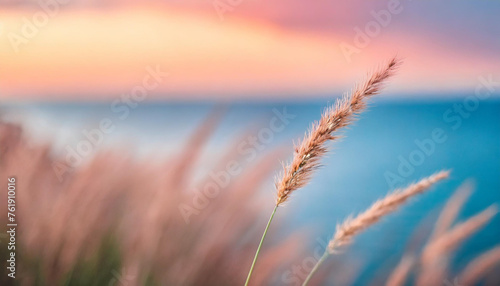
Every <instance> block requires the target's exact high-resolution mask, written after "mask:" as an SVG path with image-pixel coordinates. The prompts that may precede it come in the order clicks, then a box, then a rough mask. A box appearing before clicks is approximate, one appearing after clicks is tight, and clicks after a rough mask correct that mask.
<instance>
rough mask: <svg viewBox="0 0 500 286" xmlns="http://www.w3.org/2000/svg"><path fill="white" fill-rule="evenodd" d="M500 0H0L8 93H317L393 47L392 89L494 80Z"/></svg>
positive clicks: (1, 59)
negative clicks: (396, 65)
mask: <svg viewBox="0 0 500 286" xmlns="http://www.w3.org/2000/svg"><path fill="white" fill-rule="evenodd" d="M499 14H500V2H499V1H474V2H472V1H411V0H406V1H403V0H401V1H397V0H389V1H386V0H384V1H359V0H355V1H347V0H345V1H332V0H330V1H324V0H319V1H314V2H308V1H298V0H275V1H272V2H270V1H262V0H208V1H207V0H205V1H198V0H193V1H176V0H170V1H139V0H127V1H116V0H115V1H88V0H86V1H84V0H80V1H78V0H59V1H56V0H42V1H0V99H2V100H4V101H75V100H77V101H85V100H92V101H93V100H112V99H114V98H117V97H120V96H122V95H124V94H130V93H133V92H138V91H140V90H142V91H144V90H145V92H146V94H145V97H146V96H147V98H148V99H152V100H188V101H189V100H205V99H207V100H211V99H217V100H229V101H231V100H241V99H243V100H246V99H257V100H269V99H283V98H298V99H303V98H306V99H307V98H315V97H324V96H330V95H331V94H333V93H339V92H342V91H348V90H349V89H350V88H351V87H352V85H353V84H355V83H356V82H358V81H360V80H362V79H363V77H364V76H365V75H366V73H367V71H370V70H372V69H373V68H375V67H377V65H379V64H383V63H384V62H385V61H387V60H388V59H389V58H391V57H392V56H394V55H397V56H398V57H400V58H402V59H403V60H404V65H403V66H402V68H401V70H400V72H399V74H398V76H397V77H396V78H394V80H393V81H392V82H391V84H390V86H389V87H388V89H387V93H388V94H389V95H392V96H398V97H406V98H411V97H416V96H419V95H422V94H433V95H435V96H436V97H445V96H462V95H464V94H467V93H470V92H473V90H474V88H475V86H477V85H478V83H479V82H478V78H479V77H481V76H483V77H492V78H494V79H500V68H499V67H500V53H499V51H500V18H499V17H498V15H499Z"/></svg>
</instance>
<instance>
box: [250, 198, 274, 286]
mask: <svg viewBox="0 0 500 286" xmlns="http://www.w3.org/2000/svg"><path fill="white" fill-rule="evenodd" d="M277 208H278V204H276V206H275V207H274V210H273V213H272V214H271V217H269V221H268V222H267V226H266V229H265V230H264V233H263V234H262V238H261V239H260V243H259V247H257V251H256V252H255V256H254V258H253V262H252V266H251V267H250V271H248V276H247V280H246V282H245V286H247V285H248V283H249V282H250V277H251V276H252V272H253V268H254V266H255V262H256V261H257V257H258V256H259V252H260V248H261V246H262V243H263V242H264V239H265V238H266V234H267V230H268V229H269V226H270V225H271V221H272V220H273V217H274V214H275V213H276V209H277Z"/></svg>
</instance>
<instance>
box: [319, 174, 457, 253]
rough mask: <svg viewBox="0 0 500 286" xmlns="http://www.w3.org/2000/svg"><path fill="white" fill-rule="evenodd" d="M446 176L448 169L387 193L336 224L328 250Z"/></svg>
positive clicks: (347, 240) (344, 243)
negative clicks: (358, 212) (364, 208)
mask: <svg viewBox="0 0 500 286" xmlns="http://www.w3.org/2000/svg"><path fill="white" fill-rule="evenodd" d="M448 176H449V171H441V172H438V173H436V174H434V175H432V176H430V177H427V178H424V179H422V180H420V181H419V182H417V183H415V184H412V185H410V186H408V187H407V188H405V189H403V190H396V191H394V192H392V193H390V194H388V195H387V196H386V197H385V198H383V199H381V200H378V201H376V202H375V203H374V204H373V205H372V206H371V207H370V208H369V209H367V210H366V211H364V212H362V213H360V214H359V215H357V216H356V217H355V218H348V219H347V220H345V221H344V222H343V223H342V224H340V225H338V226H337V230H336V232H335V234H334V236H333V238H332V240H331V241H330V243H329V244H328V251H329V252H330V253H333V252H334V251H335V250H336V249H337V248H338V247H340V246H342V245H346V244H349V243H350V242H351V241H352V239H353V238H354V236H356V235H357V234H358V233H360V232H361V231H363V230H365V229H366V228H368V227H369V226H371V225H373V224H375V223H376V222H378V221H379V220H380V219H381V218H382V217H384V216H385V215H387V214H389V213H392V212H394V211H395V210H397V209H398V208H399V207H400V206H402V205H403V204H404V203H405V202H406V201H407V200H408V199H410V198H411V197H414V196H415V195H418V194H421V193H423V192H425V191H426V190H427V189H429V188H430V187H431V186H432V185H433V184H435V183H437V182H438V181H441V180H443V179H446V178H448Z"/></svg>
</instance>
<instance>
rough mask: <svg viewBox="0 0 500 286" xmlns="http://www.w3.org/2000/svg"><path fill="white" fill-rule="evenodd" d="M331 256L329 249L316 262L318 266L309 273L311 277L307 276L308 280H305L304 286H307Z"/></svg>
mask: <svg viewBox="0 0 500 286" xmlns="http://www.w3.org/2000/svg"><path fill="white" fill-rule="evenodd" d="M329 255H330V253H328V249H326V250H325V253H323V256H321V258H320V259H319V260H318V262H316V265H314V267H313V269H311V272H309V275H307V277H306V279H305V280H304V283H302V286H306V285H307V283H309V280H311V278H312V277H313V275H314V273H316V271H317V270H318V268H319V266H320V265H321V264H322V263H323V261H325V260H326V258H327V257H328V256H329Z"/></svg>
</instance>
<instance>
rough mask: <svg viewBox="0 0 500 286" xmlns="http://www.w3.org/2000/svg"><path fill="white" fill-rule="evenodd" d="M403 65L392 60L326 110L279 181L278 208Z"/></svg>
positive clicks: (298, 147) (297, 150)
mask: <svg viewBox="0 0 500 286" xmlns="http://www.w3.org/2000/svg"><path fill="white" fill-rule="evenodd" d="M400 63H401V61H400V60H398V59H397V58H393V59H391V60H390V61H389V62H388V63H387V64H386V65H385V66H384V67H383V68H381V69H379V70H377V71H375V72H374V73H372V74H371V75H370V76H369V77H368V79H367V80H366V81H365V82H364V83H363V84H361V85H358V86H356V87H355V88H354V90H353V91H352V92H351V94H350V95H349V94H345V95H344V96H343V97H342V98H341V99H339V100H337V102H336V104H335V106H330V107H328V108H326V109H325V111H324V112H323V114H322V116H321V119H320V120H319V121H318V122H315V123H313V125H312V126H311V128H310V130H309V132H308V133H307V134H306V136H305V137H304V139H303V140H302V141H301V143H300V144H299V145H298V146H296V148H295V153H294V156H293V159H292V161H291V162H290V164H289V165H288V166H284V167H283V169H284V170H283V174H282V175H281V176H280V177H278V179H277V181H276V189H277V200H276V204H277V205H280V204H282V203H284V202H285V201H286V200H287V199H288V198H289V196H290V194H291V193H292V192H293V191H295V190H297V189H300V188H302V187H303V186H304V185H306V184H307V183H308V182H309V180H310V179H311V175H312V173H313V171H314V170H315V169H316V168H318V167H319V165H320V159H321V157H322V156H323V155H324V154H325V153H326V152H327V147H326V146H325V143H326V142H327V141H329V140H334V139H336V138H338V135H336V134H334V132H336V131H337V130H338V129H340V128H342V127H345V126H347V125H349V124H351V123H352V122H353V121H354V120H355V119H356V115H357V114H359V113H360V112H362V111H363V110H365V109H366V100H367V99H368V98H369V97H371V96H373V95H376V94H378V93H379V92H380V90H381V88H382V86H383V84H384V83H385V81H386V80H387V79H389V78H390V77H391V76H392V75H393V74H394V73H395V72H396V70H397V68H398V66H399V65H400Z"/></svg>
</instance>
